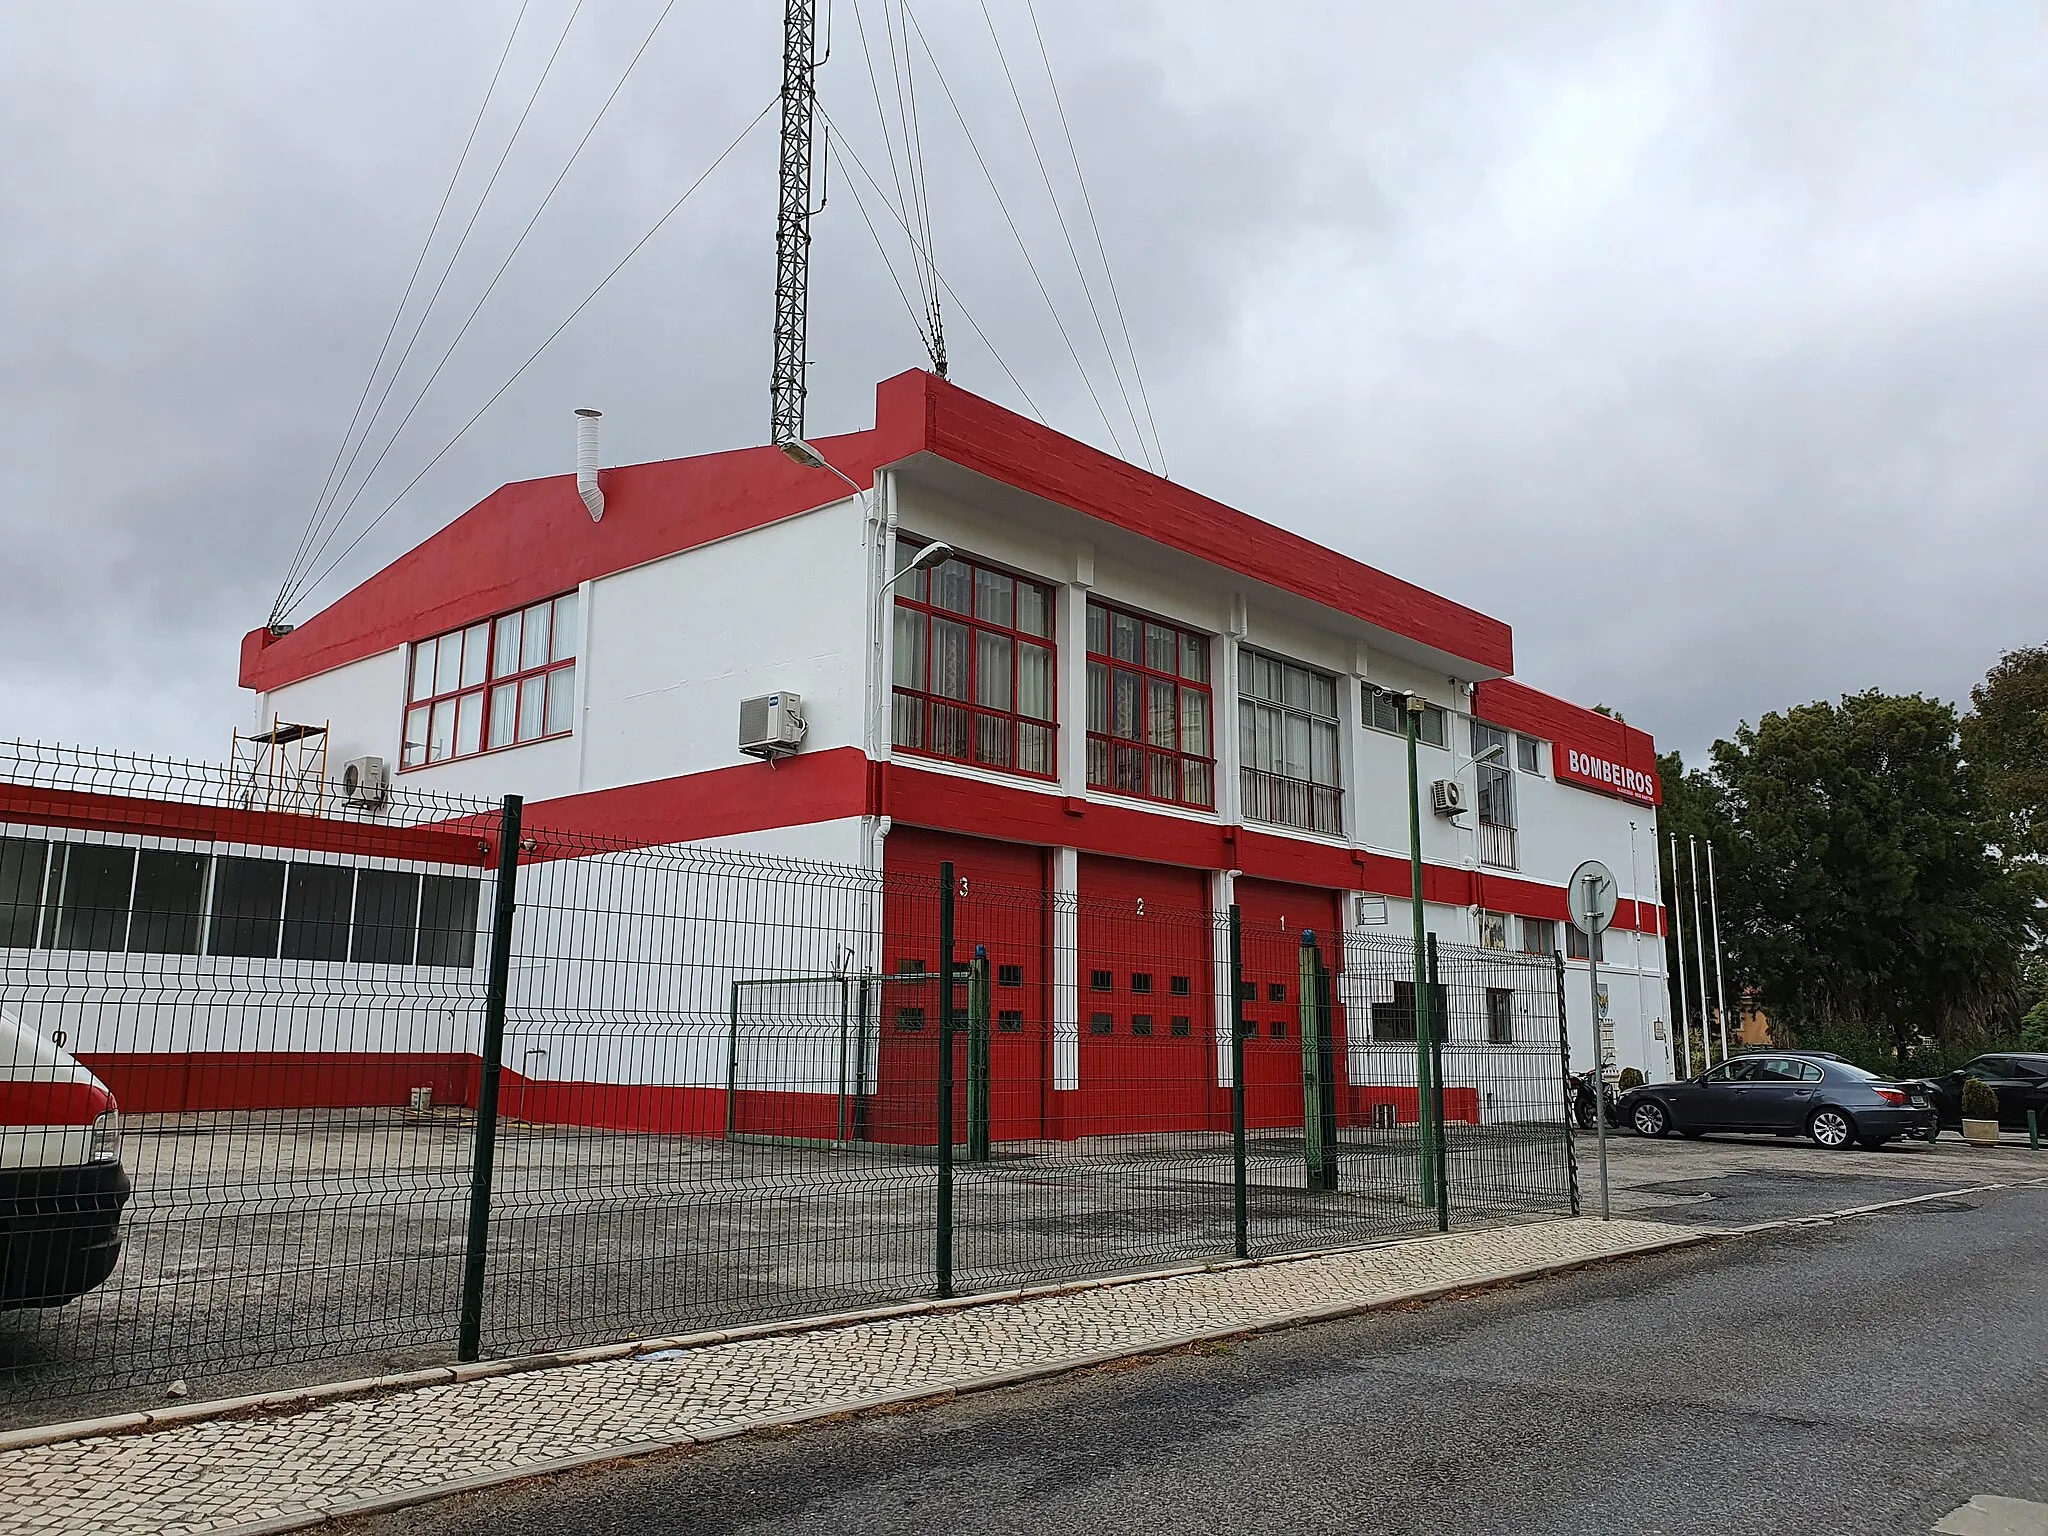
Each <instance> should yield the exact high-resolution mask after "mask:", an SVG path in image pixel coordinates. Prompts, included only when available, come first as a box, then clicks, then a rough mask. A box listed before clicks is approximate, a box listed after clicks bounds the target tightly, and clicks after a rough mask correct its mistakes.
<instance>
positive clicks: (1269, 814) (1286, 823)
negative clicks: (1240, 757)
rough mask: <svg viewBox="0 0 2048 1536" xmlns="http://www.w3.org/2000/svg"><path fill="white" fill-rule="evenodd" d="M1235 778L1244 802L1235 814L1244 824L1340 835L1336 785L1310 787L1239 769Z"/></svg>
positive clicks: (1341, 826)
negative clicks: (1241, 817)
mask: <svg viewBox="0 0 2048 1536" xmlns="http://www.w3.org/2000/svg"><path fill="white" fill-rule="evenodd" d="M1238 775H1239V787H1240V792H1241V794H1242V796H1243V801H1244V803H1243V805H1242V806H1240V807H1239V810H1240V813H1241V814H1242V815H1243V817H1244V819H1245V820H1246V821H1263V822H1266V823H1268V824H1269V825H1272V826H1276V827H1298V828H1299V829H1300V830H1302V831H1303V832H1321V833H1325V834H1327V835H1329V836H1332V837H1335V836H1338V835H1340V834H1341V833H1342V832H1343V830H1344V792H1343V791H1342V790H1341V789H1339V788H1337V787H1336V785H1334V784H1312V783H1310V782H1309V781H1308V780H1307V779H1290V778H1286V777H1284V776H1282V775H1281V774H1277V773H1266V772H1263V771H1261V770H1260V769H1257V768H1240V769H1239V770H1238Z"/></svg>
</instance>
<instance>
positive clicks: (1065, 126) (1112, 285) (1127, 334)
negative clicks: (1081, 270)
mask: <svg viewBox="0 0 2048 1536" xmlns="http://www.w3.org/2000/svg"><path fill="white" fill-rule="evenodd" d="M1024 10H1025V14H1027V15H1028V16H1030V18H1031V32H1032V35H1033V36H1034V37H1036V38H1037V39H1038V56H1039V58H1041V59H1043V60H1044V61H1045V83H1046V84H1047V85H1049V86H1051V87H1052V103H1053V106H1054V107H1055V108H1057V109H1058V111H1059V115H1060V129H1061V131H1062V132H1063V133H1064V134H1065V135H1066V139H1067V156H1068V158H1069V159H1071V160H1072V161H1073V162H1074V180H1075V182H1076V183H1077V184H1078V185H1079V186H1080V188H1081V206H1082V207H1083V208H1085V209H1086V210H1087V211H1088V226H1089V228H1090V229H1092V230H1093V231H1094V232H1095V253H1096V255H1097V256H1099V257H1100V258H1101V259H1102V275H1103V278H1104V279H1105V280H1106V281H1107V283H1108V284H1109V299H1110V303H1111V304H1112V305H1113V306H1114V308H1115V309H1116V319H1117V325H1118V326H1119V327H1120V328H1121V329H1122V331H1123V333H1124V350H1125V351H1126V352H1128V353H1129V354H1130V357H1131V373H1132V375H1133V376H1134V377H1135V378H1136V379H1137V381H1138V399H1139V402H1140V403H1141V404H1143V406H1144V407H1145V422H1146V425H1148V426H1149V427H1151V429H1152V447H1153V449H1154V450H1155V451H1156V452H1157V453H1158V455H1159V472H1160V474H1162V475H1164V474H1165V473H1166V445H1165V444H1164V443H1162V442H1160V440H1159V424H1158V422H1156V421H1154V420H1153V418H1152V397H1151V396H1150V395H1149V394H1148V393H1147V392H1146V390H1145V374H1144V371H1143V370H1142V369H1141V368H1140V367H1139V366H1138V349H1137V348H1136V347H1135V346H1134V345H1132V343H1131V325H1130V322H1129V321H1128V320H1126V319H1125V318H1124V302H1123V299H1122V297H1121V296H1119V295H1118V293H1117V291H1116V272H1115V269H1113V268H1112V267H1111V266H1110V264H1109V252H1108V251H1107V250H1106V249H1105V248H1104V247H1103V244H1102V226H1101V225H1100V224H1099V223H1097V222H1096V219H1095V200H1094V199H1093V198H1092V197H1090V196H1089V195H1088V178H1087V177H1086V176H1085V175H1083V174H1082V172H1081V155H1080V151H1078V150H1077V149H1075V147H1074V129H1073V125H1072V124H1071V123H1069V122H1068V121H1067V107H1066V103H1065V102H1063V101H1062V100H1061V99H1060V84H1059V81H1058V80H1057V79H1056V78H1055V77H1054V75H1053V72H1052V55H1051V54H1050V53H1049V52H1047V50H1046V46H1045V33H1044V32H1043V31H1041V30H1040V28H1039V25H1038V9H1037V7H1036V6H1035V5H1033V4H1032V0H1024Z"/></svg>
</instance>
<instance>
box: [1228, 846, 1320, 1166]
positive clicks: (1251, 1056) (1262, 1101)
mask: <svg viewBox="0 0 2048 1536" xmlns="http://www.w3.org/2000/svg"><path fill="white" fill-rule="evenodd" d="M1338 900H1339V897H1338V893H1337V892H1335V891H1326V890H1318V889H1316V888H1315V887H1313V886H1305V885H1277V884H1274V883H1273V882H1271V881H1266V880H1239V881H1238V882H1237V906H1238V912H1239V914H1240V918H1241V921H1242V924H1243V941H1242V944H1243V957H1244V958H1243V963H1244V979H1245V1004H1244V1016H1245V1022H1246V1024H1247V1025H1248V1026H1249V1028H1248V1029H1247V1030H1246V1035H1245V1043H1244V1118H1245V1124H1247V1125H1251V1126H1263V1127H1272V1126H1284V1125H1299V1124H1301V1110H1302V1096H1301V980H1300V978H1301V935H1302V932H1303V930H1304V929H1306V930H1309V931H1311V932H1313V933H1314V934H1315V936H1316V941H1317V947H1318V948H1319V949H1321V951H1322V956H1323V964H1324V965H1326V966H1328V967H1329V968H1330V969H1331V970H1332V971H1335V970H1337V969H1339V968H1340V967H1341V965H1342V963H1343V954H1344V943H1343V939H1342V936H1341V935H1342V928H1341V926H1340V923H1339V919H1338V912H1339V909H1338V905H1337V903H1338ZM1331 991H1332V992H1333V993H1334V992H1335V991H1336V988H1335V987H1334V986H1333V987H1332V988H1331ZM1333 1011H1334V1013H1335V1016H1336V1017H1335V1021H1334V1023H1333V1025H1332V1029H1333V1032H1334V1035H1335V1042H1336V1060H1337V1062H1338V1063H1339V1067H1338V1072H1339V1074H1340V1075H1339V1092H1338V1095H1337V1098H1338V1104H1339V1106H1340V1108H1341V1106H1342V1105H1343V1104H1344V1103H1345V1101H1346V1098H1347V1095H1346V1094H1345V1093H1344V1092H1343V1091H1342V1080H1343V1079H1342V1072H1343V1067H1342V1065H1341V1064H1342V1062H1343V1061H1344V1012H1343V1009H1342V1008H1341V1007H1337V1008H1334V1009H1333Z"/></svg>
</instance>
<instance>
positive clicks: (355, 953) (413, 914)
mask: <svg viewBox="0 0 2048 1536" xmlns="http://www.w3.org/2000/svg"><path fill="white" fill-rule="evenodd" d="M419 911H420V877H419V876H418V875H413V874H407V873H405V872H403V871H400V870H393V869H365V870H361V871H359V872H358V873H357V875H356V931H355V938H354V942H353V943H352V944H351V946H350V949H349V958H350V959H352V960H355V961H357V962H358V963H359V964H364V965H411V964H412V957H413V934H414V930H415V925H416V924H417V923H418V921H419Z"/></svg>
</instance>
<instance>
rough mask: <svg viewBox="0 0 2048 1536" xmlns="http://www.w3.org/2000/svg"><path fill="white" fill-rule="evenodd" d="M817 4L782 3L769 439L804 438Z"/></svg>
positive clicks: (809, 0) (809, 1)
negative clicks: (779, 162) (778, 202)
mask: <svg viewBox="0 0 2048 1536" xmlns="http://www.w3.org/2000/svg"><path fill="white" fill-rule="evenodd" d="M817 19H818V7H817V0H785V3H784V6H783V19H782V166H781V205H780V207H779V208H778V210H777V213H776V219H775V373H774V377H773V379H772V380H771V381H770V384H769V391H770V394H771V396H772V397H773V403H772V407H771V410H770V414H769V428H768V430H769V441H770V442H772V443H776V444H782V443H795V442H801V441H802V440H803V435H804V362H805V359H804V344H805V321H806V310H807V305H808V296H809V290H810V278H811V120H812V115H813V110H814V108H815V106H816V97H815V94H814V87H813V76H814V74H815V72H816V69H817V59H816V56H815V54H814V52H813V49H814V46H815V42H816V33H817Z"/></svg>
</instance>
